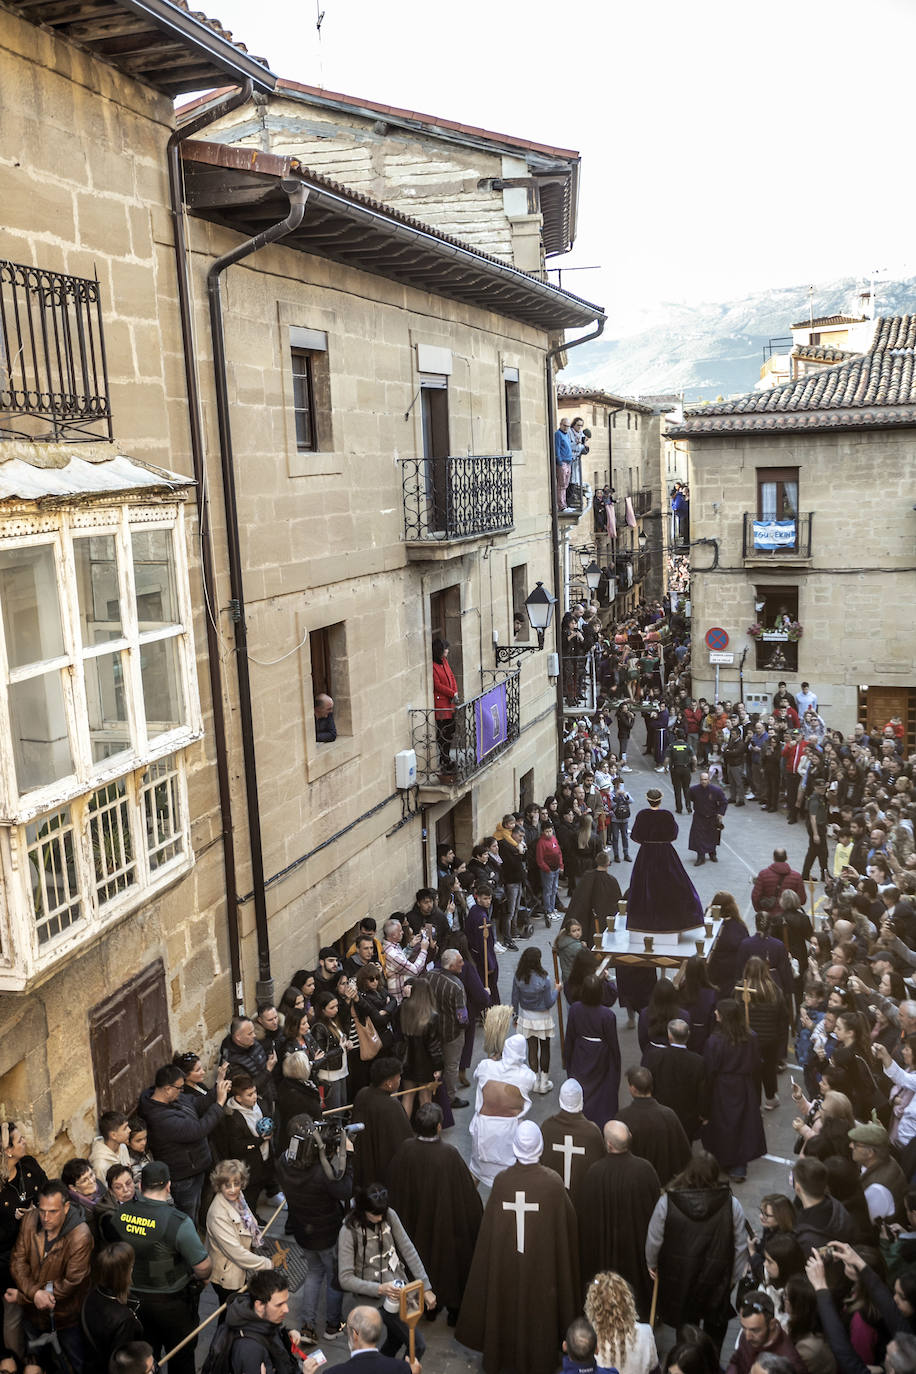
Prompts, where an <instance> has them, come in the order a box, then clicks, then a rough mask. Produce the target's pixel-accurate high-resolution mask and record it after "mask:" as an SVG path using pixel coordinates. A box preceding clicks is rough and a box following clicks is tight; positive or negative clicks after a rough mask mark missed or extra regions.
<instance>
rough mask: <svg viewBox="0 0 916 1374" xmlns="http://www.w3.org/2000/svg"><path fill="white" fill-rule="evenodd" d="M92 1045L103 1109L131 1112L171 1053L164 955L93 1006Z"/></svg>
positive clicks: (91, 1015)
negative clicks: (111, 994) (163, 963)
mask: <svg viewBox="0 0 916 1374" xmlns="http://www.w3.org/2000/svg"><path fill="white" fill-rule="evenodd" d="M89 1045H90V1050H91V1054H92V1071H93V1074H94V1077H95V1094H96V1101H97V1103H98V1107H99V1111H100V1112H104V1111H122V1112H128V1113H129V1112H132V1111H133V1110H134V1108H135V1107H136V1105H137V1101H138V1099H139V1097H140V1094H141V1092H142V1091H143V1089H144V1088H148V1087H149V1086H150V1084H151V1083H152V1081H153V1075H154V1074H155V1072H156V1070H157V1069H158V1068H160V1067H161V1066H162V1065H163V1064H166V1063H168V1061H169V1060H170V1059H171V1057H172V1041H171V1036H170V1034H169V1009H168V1000H167V997H166V991H165V969H164V968H163V965H162V960H161V959H157V960H156V962H155V963H154V964H150V965H149V967H148V968H145V969H143V971H142V972H141V973H138V974H137V975H136V977H134V978H131V980H130V981H129V982H128V983H125V984H124V986H123V987H121V988H119V989H118V991H117V992H116V993H114V995H113V996H111V997H108V998H106V999H105V1001H104V1002H100V1003H99V1004H98V1006H96V1007H93V1009H92V1011H91V1012H90V1013H89Z"/></svg>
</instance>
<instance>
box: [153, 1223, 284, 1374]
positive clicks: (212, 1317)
mask: <svg viewBox="0 0 916 1374" xmlns="http://www.w3.org/2000/svg"><path fill="white" fill-rule="evenodd" d="M285 1206H286V1203H285V1202H281V1203H280V1206H279V1207H278V1208H277V1210H276V1211H275V1212H274V1214H273V1216H272V1217H271V1218H270V1220H269V1221H268V1223H267V1225H266V1226H265V1227H264V1230H263V1231H262V1232H261V1234H262V1236H266V1235H267V1232H268V1231H269V1230H270V1228H271V1226H273V1224H274V1222H275V1221H276V1219H277V1217H278V1216H279V1215H280V1213H281V1212H282V1211H283V1208H284V1207H285ZM279 1267H280V1266H279V1263H278V1261H277V1257H276V1256H274V1268H275V1269H278V1268H279ZM247 1287H248V1284H247V1282H246V1283H243V1284H242V1286H241V1288H240V1289H239V1290H238V1291H239V1292H240V1293H244V1292H245V1290H246V1288H247ZM232 1297H233V1298H234V1297H235V1293H233V1295H232ZM231 1301H232V1299H231V1298H227V1299H226V1301H225V1302H224V1303H223V1305H222V1306H221V1307H218V1308H217V1309H216V1311H215V1312H211V1313H210V1315H209V1317H207V1318H206V1319H205V1320H204V1321H202V1322H201V1323H200V1325H199V1326H195V1328H194V1330H193V1331H192V1332H191V1333H190V1335H187V1336H185V1338H184V1340H183V1341H179V1342H178V1344H177V1345H176V1346H173V1347H172V1349H171V1350H170V1351H169V1352H168V1354H166V1355H163V1357H162V1359H161V1360H160V1361H159V1367H160V1368H161V1367H162V1366H163V1365H164V1364H167V1363H168V1361H169V1360H170V1359H171V1358H172V1356H173V1355H177V1354H178V1352H179V1350H184V1348H185V1346H186V1345H188V1344H189V1342H190V1341H193V1340H194V1339H195V1338H196V1337H197V1336H198V1335H199V1334H200V1332H201V1331H203V1329H204V1327H205V1326H209V1325H210V1323H211V1322H213V1321H216V1318H217V1317H218V1316H219V1314H220V1313H221V1312H225V1310H226V1308H227V1307H228V1306H229V1303H230V1302H231Z"/></svg>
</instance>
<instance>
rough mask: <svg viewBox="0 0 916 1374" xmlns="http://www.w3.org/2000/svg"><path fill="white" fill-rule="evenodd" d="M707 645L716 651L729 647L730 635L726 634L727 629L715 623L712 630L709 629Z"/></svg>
mask: <svg viewBox="0 0 916 1374" xmlns="http://www.w3.org/2000/svg"><path fill="white" fill-rule="evenodd" d="M706 645H707V648H709V649H712V650H714V651H715V650H718V651H719V652H721V651H722V650H723V649H727V648H728V635H727V634H726V632H725V630H723V629H721V628H720V627H719V626H718V625H714V626H713V628H712V629H711V630H707V631H706Z"/></svg>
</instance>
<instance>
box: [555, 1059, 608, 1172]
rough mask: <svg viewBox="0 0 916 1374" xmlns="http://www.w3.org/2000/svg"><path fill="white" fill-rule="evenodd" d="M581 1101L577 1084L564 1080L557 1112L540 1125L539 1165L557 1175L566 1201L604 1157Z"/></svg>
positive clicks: (600, 1141) (600, 1139) (601, 1143)
mask: <svg viewBox="0 0 916 1374" xmlns="http://www.w3.org/2000/svg"><path fill="white" fill-rule="evenodd" d="M584 1101H585V1099H584V1096H583V1093H582V1085H581V1083H578V1082H577V1081H576V1079H575V1078H567V1080H566V1082H565V1083H564V1084H563V1086H562V1087H561V1088H560V1110H559V1111H558V1112H557V1113H556V1115H555V1116H549V1117H548V1118H547V1120H546V1121H542V1122H541V1134H542V1136H543V1137H544V1153H543V1155H542V1156H541V1163H542V1164H543V1165H545V1166H546V1168H548V1169H553V1170H555V1171H556V1173H558V1174H559V1175H560V1177H561V1178H562V1180H563V1187H564V1188H565V1189H566V1191H567V1193H569V1195H570V1197H573V1196H574V1195H575V1192H576V1188H577V1187H578V1185H579V1183H580V1181H581V1180H582V1179H583V1178H584V1177H585V1175H586V1173H587V1172H588V1170H589V1169H590V1168H591V1166H592V1165H593V1164H596V1163H597V1162H598V1160H599V1159H602V1158H603V1157H604V1138H603V1136H602V1134H601V1131H600V1130H599V1129H598V1127H597V1126H596V1125H595V1123H594V1121H589V1119H588V1117H587V1116H586V1115H585V1112H584V1111H583V1106H584Z"/></svg>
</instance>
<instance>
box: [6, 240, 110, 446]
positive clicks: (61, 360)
mask: <svg viewBox="0 0 916 1374" xmlns="http://www.w3.org/2000/svg"><path fill="white" fill-rule="evenodd" d="M111 433H112V431H111V402H110V399H109V395H108V368H107V364H106V360H105V340H104V335H103V332H102V304H101V295H100V291H99V283H98V281H95V280H89V279H88V278H86V277H70V276H67V275H65V274H64V273H62V272H47V271H45V270H44V269H43V268H40V267H27V266H24V265H23V264H21V263H16V262H8V261H6V260H5V259H0V438H4V439H31V440H36V441H44V442H47V441H49V440H66V441H68V442H70V443H79V442H83V443H85V442H88V441H90V440H93V439H110V438H111Z"/></svg>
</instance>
